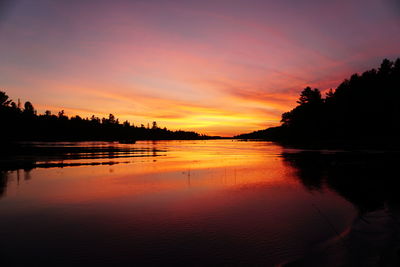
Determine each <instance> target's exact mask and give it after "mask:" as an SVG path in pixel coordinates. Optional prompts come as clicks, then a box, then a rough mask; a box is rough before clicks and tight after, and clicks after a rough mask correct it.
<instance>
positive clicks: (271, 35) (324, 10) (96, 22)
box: [0, 0, 400, 136]
mask: <svg viewBox="0 0 400 267" xmlns="http://www.w3.org/2000/svg"><path fill="white" fill-rule="evenodd" d="M399 56H400V4H399V1H397V0H345V1H341V0H340V1H332V0H331V1H320V0H280V1H272V0H263V1H251V0H246V1H244V0H243V1H237V0H229V1H228V0H220V1H219V0H213V1H211V0H202V1H191V0H184V1H183V0H182V1H180V0H168V1H167V0H165V1H162V0H137V1H135V0H131V1H123V0H120V1H119V0H114V1H102V0H97V1H95V0H82V1H70V0H65V1H62V0H59V1H57V0H51V1H50V0H35V1H33V0H23V1H19V0H1V2H0V90H2V91H6V93H7V94H8V95H9V96H10V97H11V98H12V99H14V100H17V99H18V98H20V99H21V101H27V100H29V101H31V102H32V103H33V104H34V106H35V108H36V109H37V110H38V112H39V113H43V112H44V111H45V110H51V111H52V112H53V113H57V112H58V111H59V110H65V112H66V114H67V115H69V116H71V115H80V116H82V117H86V116H88V117H90V116H91V115H92V114H94V115H97V116H100V117H102V116H108V114H109V113H113V114H114V115H115V116H116V117H118V118H120V121H123V120H129V121H130V122H132V123H134V124H135V125H140V124H142V123H143V124H144V125H147V123H150V124H151V122H152V121H157V123H158V125H159V126H161V127H164V126H165V127H167V128H169V129H174V130H177V129H182V130H194V131H197V132H199V133H203V134H209V135H221V136H232V135H236V134H240V133H245V132H250V131H254V130H260V129H265V128H267V127H270V126H276V125H279V121H280V117H281V114H282V113H283V112H286V111H289V110H290V109H292V108H293V107H294V106H295V105H296V100H297V98H298V95H299V93H300V92H301V90H302V89H303V88H305V87H306V86H312V87H317V88H319V89H321V90H327V89H329V88H336V87H337V85H339V83H340V82H341V81H343V80H344V79H345V78H347V77H349V76H350V75H351V74H352V73H355V72H362V71H365V70H368V69H370V68H374V67H375V68H376V67H378V66H379V64H380V62H381V61H382V59H384V58H389V59H391V60H394V59H396V58H397V57H399Z"/></svg>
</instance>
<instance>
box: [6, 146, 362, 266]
mask: <svg viewBox="0 0 400 267" xmlns="http://www.w3.org/2000/svg"><path fill="white" fill-rule="evenodd" d="M37 145H38V146H48V145H44V144H37ZM52 146H57V145H55V144H53V145H52ZM58 146H60V145H58ZM62 146H65V147H76V146H79V147H81V148H82V147H83V148H94V150H90V152H88V151H86V150H85V151H82V150H79V149H77V150H76V151H75V152H74V153H67V154H65V155H64V157H63V158H60V157H47V158H45V159H43V157H42V158H38V159H37V160H35V164H34V165H32V166H31V167H30V168H28V169H26V170H22V169H21V170H8V171H3V172H2V177H1V183H0V186H1V188H0V194H1V196H0V237H1V238H0V244H1V249H0V256H1V261H2V262H4V263H7V265H12V264H16V265H18V264H22V263H41V264H44V263H45V264H53V265H61V264H64V265H71V264H75V265H88V264H89V265H95V264H96V265H98V264H105V265H112V264H113V265H123V264H133V263H134V264H140V265H168V264H187V265H207V264H208V265H211V264H212V265H245V264H246V265H260V264H262V265H275V264H279V263H284V262H289V261H293V260H296V259H299V258H302V257H305V256H306V255H309V253H310V251H313V250H315V248H316V247H318V246H321V244H328V243H330V242H334V243H335V242H336V243H337V240H338V239H340V238H341V237H340V236H342V235H346V233H348V232H349V231H350V230H351V227H352V225H354V220H355V219H356V218H357V216H358V214H359V209H360V208H359V207H357V205H355V204H354V202H351V201H349V198H346V197H343V195H345V194H340V192H339V191H338V190H334V189H331V188H332V186H328V185H325V183H324V182H321V179H322V178H323V177H324V175H326V174H321V173H319V174H317V176H318V175H319V176H320V177H317V178H316V179H313V176H315V175H316V174H315V172H311V173H309V174H307V170H309V169H312V168H309V167H306V168H305V169H302V167H301V165H302V163H301V162H300V163H299V161H298V159H299V158H296V157H294V158H293V157H292V156H293V155H300V152H302V151H297V150H290V149H284V148H282V147H281V146H278V145H275V144H273V143H269V142H238V141H232V140H217V141H161V142H137V143H136V144H130V145H122V144H117V143H65V144H62ZM112 148H115V149H117V150H116V151H114V152H113V150H112ZM318 153H319V155H327V156H329V155H334V154H335V153H337V152H335V151H322V152H321V151H320V152H318ZM26 157H27V156H26ZM26 157H25V159H26ZM300 159H301V157H300ZM296 162H297V163H296ZM308 163H309V164H311V166H313V164H314V163H315V164H316V165H315V166H321V164H319V163H317V162H314V161H311V162H308ZM52 164H53V165H52ZM80 164H82V165H80ZM303 165H304V164H303ZM60 166H64V167H63V168H61V167H60ZM299 166H300V167H299ZM43 167H46V168H43ZM318 168H320V167H318ZM304 172H305V173H304ZM322 173H324V172H323V171H322ZM321 177H322V178H321ZM309 178H310V179H309ZM307 179H309V180H307ZM338 192H339V193H338ZM349 229H350V230H349Z"/></svg>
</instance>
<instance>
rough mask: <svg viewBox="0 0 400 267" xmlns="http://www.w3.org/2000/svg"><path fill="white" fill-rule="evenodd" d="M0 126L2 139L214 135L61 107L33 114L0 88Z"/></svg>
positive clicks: (29, 106) (130, 139) (128, 139)
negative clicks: (77, 112)
mask: <svg viewBox="0 0 400 267" xmlns="http://www.w3.org/2000/svg"><path fill="white" fill-rule="evenodd" d="M0 125H1V126H2V129H3V130H2V131H1V133H0V137H1V140H2V141H6V142H7V141H97V140H99V141H100V140H101V141H120V142H126V143H130V142H134V141H135V140H171V139H174V140H186V139H209V138H217V137H215V136H214V137H211V136H207V135H200V134H198V133H196V132H193V131H182V130H178V131H171V130H168V129H167V128H160V127H158V125H157V122H155V121H154V122H153V123H152V125H151V126H149V124H148V125H147V127H145V126H144V125H143V124H141V125H140V126H135V125H133V124H130V123H129V122H128V121H125V122H123V123H120V122H119V119H117V118H116V117H115V116H114V115H113V114H109V116H108V118H99V117H96V116H94V115H93V116H91V117H90V118H82V117H80V116H78V115H76V116H72V117H68V116H67V115H66V114H65V112H64V110H61V111H60V112H58V114H56V115H54V114H52V113H51V111H49V110H47V111H45V112H44V114H40V115H38V114H37V111H36V110H35V108H34V106H33V105H32V103H31V102H29V101H27V102H25V104H24V106H23V108H22V107H21V103H19V101H18V103H15V102H14V101H13V100H11V99H9V97H8V95H7V94H6V93H5V92H3V91H0Z"/></svg>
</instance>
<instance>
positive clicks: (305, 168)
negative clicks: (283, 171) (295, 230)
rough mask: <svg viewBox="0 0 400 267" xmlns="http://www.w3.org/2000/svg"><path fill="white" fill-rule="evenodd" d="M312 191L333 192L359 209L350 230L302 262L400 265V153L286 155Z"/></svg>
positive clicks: (311, 153) (301, 153)
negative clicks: (328, 190) (329, 190)
mask: <svg viewBox="0 0 400 267" xmlns="http://www.w3.org/2000/svg"><path fill="white" fill-rule="evenodd" d="M283 158H284V160H285V162H286V163H288V164H289V165H290V166H293V167H294V168H295V169H296V170H297V177H298V179H300V181H301V182H302V184H303V185H304V186H305V187H306V188H307V189H308V190H310V191H321V190H323V189H324V188H326V187H327V188H329V189H331V190H334V191H335V192H337V193H338V194H340V195H341V196H342V197H344V198H345V199H347V200H348V201H349V202H351V203H352V204H353V205H354V206H355V207H356V208H357V210H358V215H357V217H356V218H355V219H354V221H353V223H352V224H351V225H350V227H349V229H348V230H347V231H346V232H343V233H341V234H340V236H338V238H336V240H335V241H336V242H331V243H326V244H324V246H321V247H319V249H318V250H316V252H314V253H313V254H311V255H310V256H308V257H307V258H306V259H304V260H303V261H299V262H302V264H304V265H309V266H322V265H323V266H336V264H337V263H338V262H340V264H341V265H348V266H399V264H400V261H399V252H400V242H399V241H400V210H399V203H400V202H399V200H400V195H399V192H398V188H399V183H400V182H399V180H398V177H397V175H396V173H397V172H398V162H399V159H400V157H399V153H397V152H385V153H383V152H376V151H375V152H374V151H369V152H365V151H364V152H338V153H321V152H310V151H309V152H300V153H283Z"/></svg>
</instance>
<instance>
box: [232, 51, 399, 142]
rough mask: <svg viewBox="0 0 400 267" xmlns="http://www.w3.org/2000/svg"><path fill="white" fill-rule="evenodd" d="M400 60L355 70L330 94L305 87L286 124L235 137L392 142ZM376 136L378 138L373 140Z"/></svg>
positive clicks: (395, 130) (286, 116)
mask: <svg viewBox="0 0 400 267" xmlns="http://www.w3.org/2000/svg"><path fill="white" fill-rule="evenodd" d="M399 99H400V58H398V59H397V60H395V61H394V62H393V61H390V60H388V59H384V60H383V62H382V64H381V65H380V67H379V68H378V69H377V70H376V69H371V70H368V71H365V72H364V73H362V74H361V75H359V74H357V73H355V74H353V75H352V76H351V77H350V78H349V79H346V80H344V81H343V82H342V83H341V84H340V85H339V86H338V87H337V88H336V89H335V90H332V89H330V90H329V91H328V92H327V93H326V95H325V97H322V95H321V91H320V90H319V89H317V88H315V89H312V88H311V87H306V88H305V89H304V90H303V91H302V92H301V95H300V98H299V100H298V101H297V103H298V105H297V106H296V107H295V108H294V109H292V110H291V111H289V112H285V113H283V114H282V119H281V126H278V127H271V128H268V129H265V130H260V131H256V132H252V133H248V134H242V135H238V136H236V138H242V139H243V138H246V139H266V140H271V141H282V142H285V141H286V142H321V141H322V142H332V143H335V142H337V141H349V142H355V143H366V142H368V143H370V142H376V140H381V141H382V140H384V141H385V142H391V141H395V140H397V139H398V136H399V134H400V104H399ZM372 140H373V141H372Z"/></svg>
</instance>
